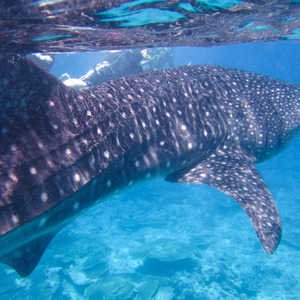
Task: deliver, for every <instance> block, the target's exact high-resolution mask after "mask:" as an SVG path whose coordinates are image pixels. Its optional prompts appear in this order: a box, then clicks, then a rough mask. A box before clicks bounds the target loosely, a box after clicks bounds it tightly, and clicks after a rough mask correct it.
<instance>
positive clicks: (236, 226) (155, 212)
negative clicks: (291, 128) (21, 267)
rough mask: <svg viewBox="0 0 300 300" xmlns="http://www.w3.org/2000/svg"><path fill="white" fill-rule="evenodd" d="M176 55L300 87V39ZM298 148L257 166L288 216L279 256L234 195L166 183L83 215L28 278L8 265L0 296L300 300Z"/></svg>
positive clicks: (64, 61) (63, 66)
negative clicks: (267, 245)
mask: <svg viewBox="0 0 300 300" xmlns="http://www.w3.org/2000/svg"><path fill="white" fill-rule="evenodd" d="M174 56H175V64H176V65H179V64H187V63H189V62H190V61H191V62H192V63H214V64H220V65H226V66H233V67H239V68H243V69H247V70H250V71H256V72H258V73H261V74H266V75H271V76H274V77H276V78H279V79H285V80H289V81H292V82H295V83H298V84H300V72H299V70H300V44H299V43H296V42H274V43H264V44H246V45H232V46H223V47H216V48H207V49H203V48H202V49H197V48H180V49H176V50H175V53H174ZM99 57H100V56H99V55H98V57H97V59H99ZM95 61H96V62H99V60H98V61H97V60H96V59H95V56H93V55H91V54H89V55H88V56H84V55H82V54H80V55H77V56H76V57H75V59H74V56H73V57H71V56H68V57H67V58H66V57H65V58H63V57H57V59H56V65H55V66H54V68H53V70H52V71H53V73H54V74H55V73H56V75H61V74H62V73H64V72H69V74H70V75H72V76H73V77H76V76H77V77H79V76H81V75H83V74H85V73H86V72H87V71H88V69H89V68H91V67H92V66H93V65H94V64H95ZM80 62H83V63H84V65H83V66H82V65H80ZM299 148H300V138H298V140H296V141H295V142H294V143H293V144H292V145H291V146H289V148H288V149H286V150H285V151H284V152H282V153H281V154H279V155H277V156H276V157H274V158H273V159H271V160H269V161H266V162H264V163H261V164H259V165H258V166H257V167H258V169H259V171H260V172H261V174H262V176H263V178H264V179H265V181H266V183H267V185H268V186H269V189H270V191H271V192H272V194H273V196H274V198H275V200H276V203H277V205H278V208H279V211H280V214H281V217H282V223H283V236H282V241H281V244H280V246H279V248H278V249H277V251H276V252H275V254H273V255H267V254H266V253H265V252H264V250H263V248H262V247H261V245H260V243H259V240H258V238H257V237H256V234H255V232H254V230H253V229H252V227H251V224H250V221H249V219H248V217H247V216H246V214H245V213H244V212H243V210H242V209H241V208H240V207H239V206H238V205H237V204H236V203H235V202H234V201H233V200H232V199H230V198H229V197H227V196H226V195H224V194H222V193H221V192H219V191H217V190H215V189H213V188H210V187H208V186H198V185H185V184H174V183H168V182H165V181H164V180H163V179H160V180H156V181H153V182H148V183H146V184H144V185H140V186H135V187H133V188H132V189H130V190H127V191H125V192H123V193H121V194H118V195H116V196H114V197H112V198H110V199H108V200H106V201H105V202H103V203H100V204H99V205H97V206H95V207H93V208H91V209H90V210H88V211H87V212H86V213H84V214H82V215H81V216H80V217H78V218H77V219H76V220H75V221H73V222H72V223H71V224H70V225H69V226H67V227H66V228H65V229H64V230H62V231H61V232H60V233H59V234H58V235H57V236H56V237H55V238H54V239H53V241H52V242H51V244H50V245H49V247H48V249H47V251H46V252H45V254H44V256H43V257H42V259H41V261H40V263H39V265H38V267H37V268H36V270H35V271H34V272H33V273H32V274H31V275H30V276H29V277H27V278H20V277H19V276H18V275H17V274H16V272H15V271H14V270H12V269H11V268H9V267H6V266H4V265H0V299H22V300H23V299H161V300H168V299H270V300H271V299H272V300H273V299H280V300H281V299H300V171H299V170H300V159H299Z"/></svg>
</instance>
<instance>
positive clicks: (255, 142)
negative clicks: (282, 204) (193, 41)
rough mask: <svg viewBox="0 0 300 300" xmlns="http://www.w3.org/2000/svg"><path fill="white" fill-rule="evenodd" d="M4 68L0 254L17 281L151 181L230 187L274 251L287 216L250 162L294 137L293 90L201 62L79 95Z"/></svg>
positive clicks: (39, 73) (298, 105) (22, 67)
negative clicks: (91, 218) (81, 227)
mask: <svg viewBox="0 0 300 300" xmlns="http://www.w3.org/2000/svg"><path fill="white" fill-rule="evenodd" d="M1 66H3V68H2V70H1V71H0V73H1V74H0V75H1V76H0V78H1V83H2V84H1V87H0V89H1V90H0V105H1V111H0V114H1V118H0V128H1V130H0V192H1V194H0V195H1V198H0V234H1V237H0V261H1V262H3V263H5V264H8V265H10V266H12V267H13V268H15V269H16V271H17V272H18V273H19V274H20V275H21V276H27V275H29V274H30V273H31V272H32V271H33V270H34V268H35V266H36V265H37V263H38V261H39V259H40V257H41V256H42V254H43V252H44V251H45V249H46V248H47V245H48V243H49V242H50V240H51V239H52V237H53V236H54V235H55V234H56V233H57V232H58V231H59V230H60V229H61V228H63V227H64V226H65V225H66V224H68V223H69V222H70V221H71V220H72V219H73V218H74V217H75V216H77V215H78V214H79V213H80V212H82V211H83V210H85V209H87V208H89V207H90V206H92V205H93V204H95V203H96V202H98V201H101V200H103V199H104V198H106V197H107V196H109V195H111V194H113V193H115V192H118V191H119V190H121V189H123V188H125V187H128V186H132V185H133V184H136V183H137V182H141V181H144V180H148V179H151V178H156V177H165V178H166V180H169V181H173V182H182V183H195V184H209V185H211V186H213V187H215V188H217V189H219V190H221V191H223V192H224V193H226V194H228V195H229V196H230V197H232V198H233V199H234V200H235V201H236V202H237V203H239V204H240V205H241V207H242V208H243V209H244V210H245V212H246V213H247V214H248V216H249V218H250V220H251V222H252V225H253V227H254V229H255V231H256V233H257V235H258V237H259V239H260V241H261V243H262V245H263V247H264V249H265V251H266V252H267V253H272V252H274V251H275V249H276V247H277V246H278V244H279V242H280V238H281V221H280V216H279V213H278V210H277V207H276V205H275V202H274V200H273V198H272V195H271V193H270V192H269V190H268V188H267V186H266V184H265V183H264V181H263V179H262V178H261V176H260V174H259V173H258V171H257V170H256V168H255V166H254V163H255V162H259V161H262V160H264V159H267V158H269V157H271V156H273V155H275V154H276V153H278V152H279V151H280V150H281V149H282V148H284V147H285V146H286V145H287V144H288V143H289V142H290V141H291V140H292V139H293V138H294V137H295V136H296V134H297V133H298V131H299V123H300V121H299V119H300V118H299V114H300V90H299V86H298V85H295V84H291V83H287V82H283V81H279V80H275V79H272V78H269V77H265V76H261V75H257V74H254V73H250V72H245V71H241V70H236V69H230V68H225V67H219V66H203V65H202V66H185V67H178V68H173V69H167V70H161V71H152V72H145V73H142V74H140V75H133V76H129V77H127V78H121V79H118V80H115V81H111V82H108V83H105V84H103V85H99V86H96V87H92V88H87V89H82V90H79V91H78V90H72V89H70V88H68V87H66V86H64V85H63V84H62V83H61V82H60V81H59V80H57V79H56V78H55V77H53V76H52V75H50V74H49V73H47V72H46V71H44V70H42V69H40V68H39V67H37V66H36V65H35V64H34V63H32V62H30V61H29V60H27V59H23V58H20V57H13V58H11V59H9V60H4V61H2V62H1Z"/></svg>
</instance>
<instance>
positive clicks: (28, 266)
mask: <svg viewBox="0 0 300 300" xmlns="http://www.w3.org/2000/svg"><path fill="white" fill-rule="evenodd" d="M56 233H57V232H54V233H50V234H47V235H43V236H41V237H39V238H36V239H35V240H32V241H31V242H29V243H26V244H24V245H22V246H21V247H19V248H17V249H15V250H14V251H12V252H10V253H9V254H7V255H4V256H2V257H1V259H0V262H1V263H4V264H6V265H9V266H11V267H12V268H14V269H15V270H16V271H17V272H18V274H19V275H20V276H21V277H27V276H28V275H29V274H31V273H32V271H33V270H34V269H35V267H36V266H37V264H38V263H39V261H40V259H41V257H42V255H43V254H44V252H45V250H46V249H47V247H48V245H49V243H50V242H51V240H52V238H53V237H54V236H55V234H56Z"/></svg>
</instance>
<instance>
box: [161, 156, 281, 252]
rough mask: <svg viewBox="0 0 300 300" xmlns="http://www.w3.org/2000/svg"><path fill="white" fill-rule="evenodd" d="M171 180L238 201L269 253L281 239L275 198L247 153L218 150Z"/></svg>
mask: <svg viewBox="0 0 300 300" xmlns="http://www.w3.org/2000/svg"><path fill="white" fill-rule="evenodd" d="M166 180H167V181H171V182H179V183H194V184H208V185H210V186H212V187H214V188H216V189H218V190H220V191H222V192H224V193H225V194H227V195H228V196H230V197H231V198H232V199H234V200H235V201H236V202H237V203H238V204H239V205H240V206H241V207H242V208H243V209H244V211H245V212H246V213H247V215H248V217H249V218H250V221H251V223H252V226H253V228H254V230H255V231H256V234H257V235H258V238H259V240H260V242H261V244H262V246H263V247H264V249H265V251H266V252H267V253H268V254H271V253H273V252H274V251H275V250H276V248H277V246H278V244H279V242H280V239H281V233H282V227H281V219H280V215H279V212H278V209H277V207H276V204H275V202H274V199H273V197H272V195H271V193H270V191H269V189H268V187H267V185H266V184H265V182H264V180H263V179H262V177H261V176H260V174H259V172H258V171H257V169H256V168H255V166H254V164H253V161H252V159H251V157H249V156H247V155H246V154H245V153H243V151H238V150H235V151H232V150H231V151H226V152H225V151H220V150H218V151H216V152H215V153H214V154H212V155H211V156H209V157H208V158H206V159H205V160H204V161H202V162H201V163H200V164H198V165H197V166H196V167H194V168H192V169H190V170H180V171H178V172H175V173H173V174H170V175H169V176H168V177H167V178H166Z"/></svg>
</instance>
